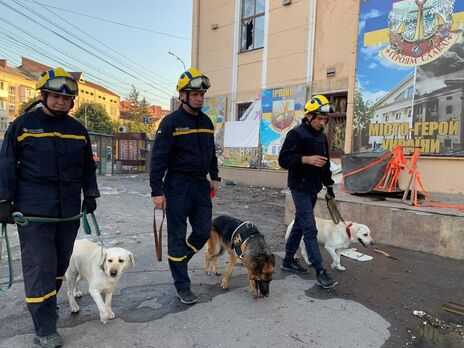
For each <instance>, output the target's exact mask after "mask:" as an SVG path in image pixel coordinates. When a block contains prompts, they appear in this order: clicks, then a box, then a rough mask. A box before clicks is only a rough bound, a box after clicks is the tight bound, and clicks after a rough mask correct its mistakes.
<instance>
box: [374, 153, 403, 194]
mask: <svg viewBox="0 0 464 348" xmlns="http://www.w3.org/2000/svg"><path fill="white" fill-rule="evenodd" d="M406 166H407V162H406V158H405V157H404V154H403V147H402V146H401V145H398V146H395V148H394V149H393V150H392V159H391V160H390V162H388V164H387V168H385V173H384V174H383V177H382V179H380V181H379V183H378V184H377V185H376V186H375V189H376V190H378V191H385V192H396V191H398V179H399V177H400V173H401V171H402V170H404V169H405V168H406Z"/></svg>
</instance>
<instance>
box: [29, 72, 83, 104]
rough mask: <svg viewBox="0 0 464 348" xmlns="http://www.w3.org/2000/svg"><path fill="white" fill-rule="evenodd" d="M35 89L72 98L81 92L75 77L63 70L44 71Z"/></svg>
mask: <svg viewBox="0 0 464 348" xmlns="http://www.w3.org/2000/svg"><path fill="white" fill-rule="evenodd" d="M35 89H38V90H41V91H44V92H52V93H56V94H62V95H68V96H71V97H75V96H76V95H77V92H78V90H79V89H78V86H77V82H76V80H75V79H74V77H72V75H71V74H70V73H68V72H67V71H66V70H64V69H63V68H55V69H50V70H48V71H44V72H43V73H42V75H41V76H40V79H39V81H38V82H37V84H36V85H35Z"/></svg>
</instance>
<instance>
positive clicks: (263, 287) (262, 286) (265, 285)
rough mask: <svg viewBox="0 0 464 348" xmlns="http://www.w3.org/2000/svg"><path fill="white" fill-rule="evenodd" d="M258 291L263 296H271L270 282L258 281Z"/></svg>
mask: <svg viewBox="0 0 464 348" xmlns="http://www.w3.org/2000/svg"><path fill="white" fill-rule="evenodd" d="M257 283H258V289H259V292H260V293H261V295H262V296H265V297H268V296H269V283H270V282H268V281H258V282H257Z"/></svg>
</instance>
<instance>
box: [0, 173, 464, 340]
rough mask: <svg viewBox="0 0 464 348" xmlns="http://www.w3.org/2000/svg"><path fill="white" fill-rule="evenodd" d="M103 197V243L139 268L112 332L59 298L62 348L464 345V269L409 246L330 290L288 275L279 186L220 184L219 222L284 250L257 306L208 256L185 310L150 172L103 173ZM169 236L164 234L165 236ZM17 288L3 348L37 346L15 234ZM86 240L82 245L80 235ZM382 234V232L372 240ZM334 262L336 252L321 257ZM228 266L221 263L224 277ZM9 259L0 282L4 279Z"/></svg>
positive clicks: (4, 309) (90, 310) (196, 271)
mask: <svg viewBox="0 0 464 348" xmlns="http://www.w3.org/2000/svg"><path fill="white" fill-rule="evenodd" d="M98 179H99V185H100V189H101V192H102V197H101V198H100V199H99V200H98V209H97V211H96V214H97V219H98V222H99V224H100V227H101V230H102V239H103V241H104V244H105V246H106V247H111V246H120V247H123V248H126V249H129V250H131V251H132V252H133V253H134V255H135V267H131V268H129V269H128V271H127V272H126V274H124V275H123V277H122V279H121V281H120V283H119V284H118V287H117V289H116V291H115V293H114V296H113V311H114V313H115V314H116V319H114V320H111V321H110V322H109V323H108V324H106V325H104V324H102V323H101V322H100V321H99V316H98V310H97V308H96V305H95V303H94V302H93V300H92V299H91V297H90V296H89V295H88V292H87V287H86V284H85V283H84V284H83V286H82V289H83V290H84V295H83V297H82V298H81V299H79V300H78V303H79V305H80V307H81V311H80V313H79V314H71V313H70V312H69V307H68V303H67V299H66V294H65V290H66V284H64V285H63V288H62V290H61V291H60V293H59V294H58V303H59V306H60V309H59V315H60V318H59V324H58V325H59V332H60V333H61V334H62V336H63V338H64V340H65V347H121V348H122V347H179V346H185V347H237V346H240V347H342V346H343V347H404V346H417V347H428V346H430V347H432V346H438V347H440V346H442V347H460V346H464V340H463V336H462V332H461V331H459V325H462V324H463V319H462V317H459V316H457V315H453V314H449V313H446V312H444V311H443V310H442V309H441V304H442V303H444V302H448V301H452V302H457V303H459V302H460V303H464V293H463V289H464V262H463V261H457V260H452V259H447V258H443V257H438V256H434V255H429V254H425V253H420V252H412V251H408V250H405V249H400V248H393V247H388V246H383V245H376V248H379V249H382V250H384V251H387V252H388V253H390V254H391V255H394V256H395V257H396V258H397V259H398V260H392V259H389V258H386V257H384V256H382V255H378V254H376V253H373V252H372V251H371V250H368V249H364V248H363V249H361V248H362V247H361V246H360V245H352V247H357V248H358V250H359V251H361V252H365V253H367V254H369V255H371V256H373V257H374V259H373V260H372V261H369V262H358V261H354V260H350V259H347V258H344V259H343V263H344V266H346V268H347V270H346V271H345V272H336V271H332V274H333V276H334V277H335V278H336V279H337V280H339V281H340V284H339V285H338V286H337V287H336V288H335V290H333V291H324V290H322V289H321V288H319V287H318V286H317V285H315V282H314V276H313V272H312V270H311V271H310V273H309V275H304V276H296V275H291V274H289V273H285V272H282V271H281V270H280V269H279V265H280V263H281V257H282V255H283V250H284V241H283V236H284V234H285V225H284V199H285V198H284V193H283V192H282V190H280V189H270V188H262V187H245V186H228V185H225V184H222V187H221V191H220V192H218V194H217V197H216V199H215V202H214V203H215V205H214V215H219V214H223V213H228V214H231V215H234V216H236V217H238V218H241V219H243V220H250V221H252V222H253V223H254V224H255V225H256V226H257V227H258V228H259V229H260V230H261V232H262V233H263V234H264V235H265V238H266V240H267V242H268V244H269V246H270V247H271V249H272V250H273V251H274V252H275V253H276V263H277V264H276V271H275V273H274V280H273V281H272V283H271V295H270V297H268V298H265V299H259V300H255V299H253V298H252V296H251V295H250V292H249V290H248V281H247V277H246V271H245V269H244V268H243V267H241V266H237V267H236V268H235V269H234V273H233V277H232V279H231V282H230V287H229V289H228V290H222V289H221V288H220V287H219V283H220V279H221V278H220V277H218V276H207V275H206V274H205V272H204V270H203V251H201V252H200V253H199V254H198V255H196V256H195V257H194V258H193V259H192V261H191V262H190V270H191V271H190V275H191V279H192V290H193V291H194V292H195V293H196V294H197V295H198V297H199V303H197V304H196V305H194V306H186V305H183V304H181V303H180V302H179V301H178V300H177V298H176V297H175V292H174V287H173V285H172V280H171V276H170V272H169V267H168V264H167V261H166V259H165V255H166V248H165V246H166V245H165V244H166V237H165V236H164V239H163V242H164V246H163V247H164V250H163V255H164V259H163V262H161V263H160V262H157V261H156V260H155V257H154V248H153V247H154V243H153V233H152V230H151V222H152V214H153V210H152V206H151V202H150V197H149V196H150V195H149V187H148V178H147V176H146V175H137V176H132V175H122V176H113V177H99V178H98ZM164 230H165V229H164ZM9 235H10V239H11V243H12V250H13V259H14V268H15V283H14V285H13V287H12V288H11V289H10V290H8V291H7V292H5V293H0V320H1V321H2V325H0V347H31V346H33V345H32V343H31V342H32V338H33V334H32V333H33V326H32V321H31V319H30V316H29V313H28V312H27V308H26V305H25V303H24V301H23V298H24V289H23V283H22V274H21V270H20V256H19V247H18V240H17V236H16V233H15V230H14V228H10V227H9ZM79 238H85V236H84V234H83V233H82V231H81V232H80V235H79ZM374 238H375V236H374ZM324 257H325V259H326V260H327V259H328V256H327V254H324ZM225 262H226V258H225V257H223V258H222V259H221V260H220V266H221V268H222V269H224V266H225ZM6 279H7V270H6V263H5V260H4V259H2V264H1V266H0V282H1V283H2V284H4V283H5V281H6ZM414 310H423V311H425V312H426V313H428V314H430V315H431V316H432V317H434V318H440V319H442V320H444V321H445V322H446V323H449V324H450V325H451V328H456V331H453V330H449V329H448V330H442V329H440V327H433V326H432V325H430V323H428V324H423V323H424V322H427V320H425V319H424V318H419V317H417V316H415V315H414V314H413V311H414Z"/></svg>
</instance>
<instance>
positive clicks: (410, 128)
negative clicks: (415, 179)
mask: <svg viewBox="0 0 464 348" xmlns="http://www.w3.org/2000/svg"><path fill="white" fill-rule="evenodd" d="M463 29H464V1H463V0H397V1H392V0H389V1H388V0H361V4H360V15H359V32H358V49H357V53H358V54H357V64H356V91H355V98H354V102H355V111H354V119H353V120H354V136H353V139H354V140H353V141H354V150H355V151H367V150H379V151H380V150H391V149H392V148H393V147H394V146H396V145H398V144H403V145H405V146H406V150H407V151H408V150H409V151H411V152H412V151H413V149H414V147H421V149H422V153H423V154H429V155H438V156H464V127H463V122H462V121H463V120H464V37H463Z"/></svg>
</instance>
